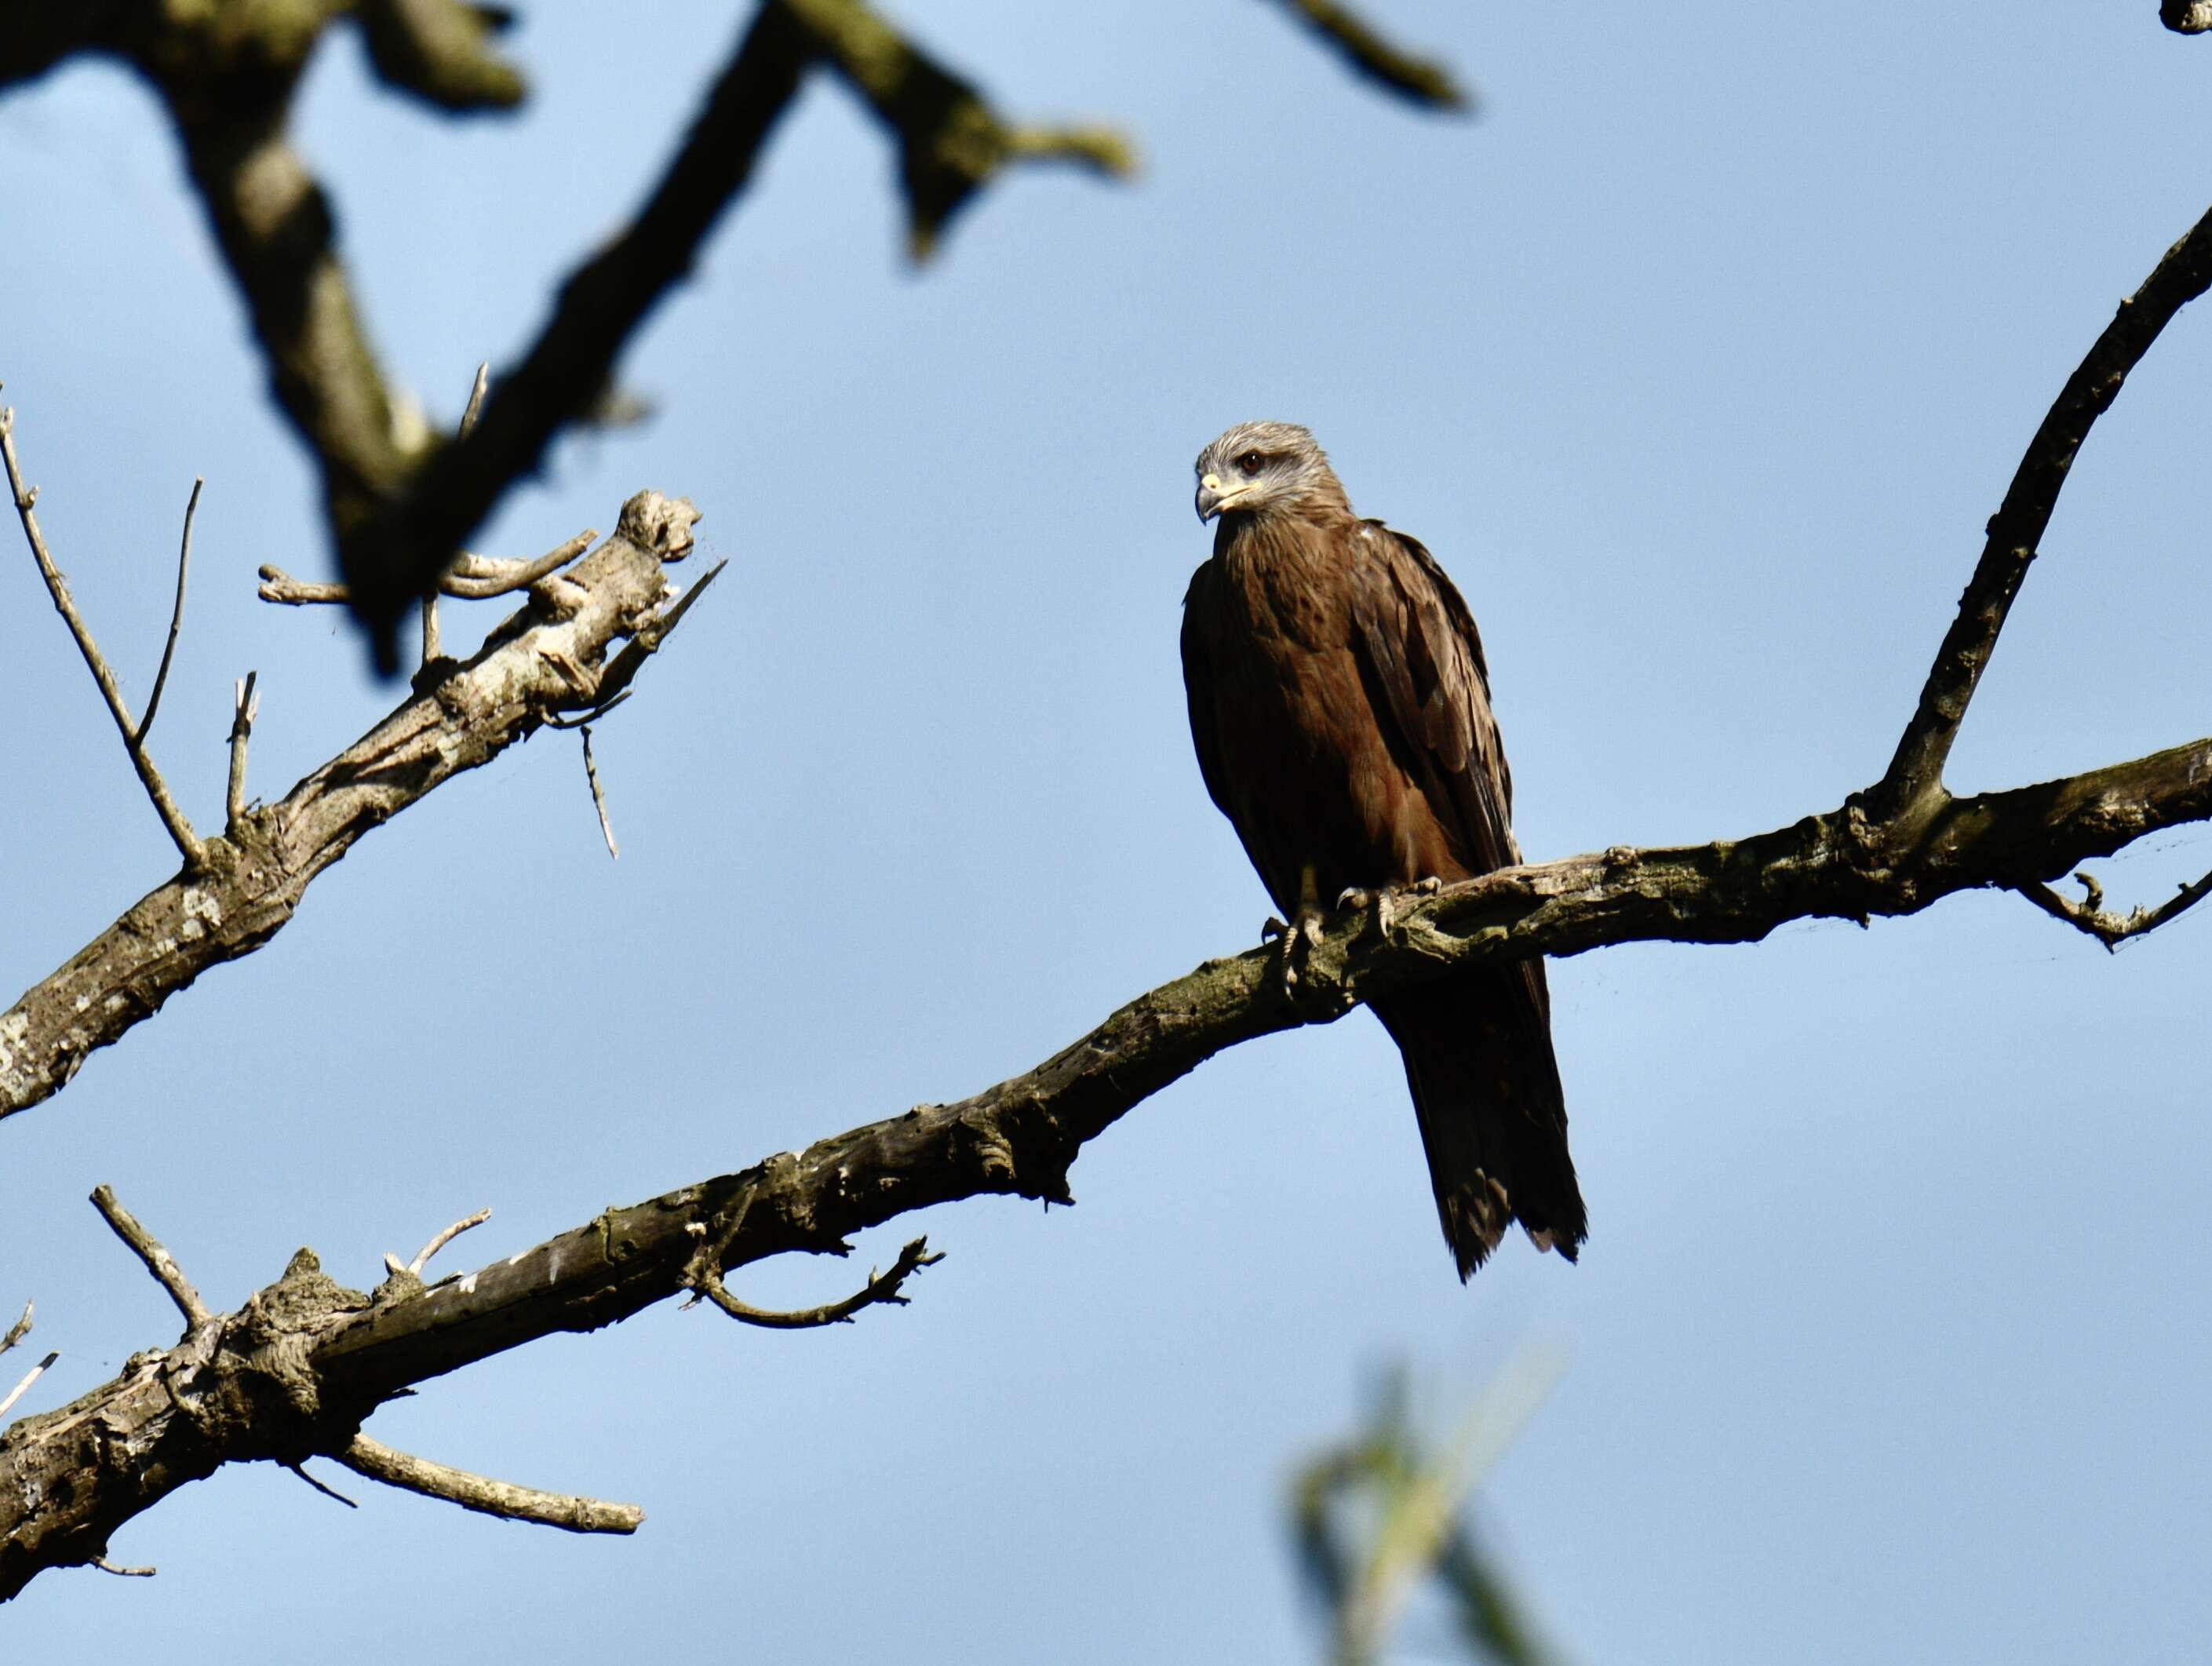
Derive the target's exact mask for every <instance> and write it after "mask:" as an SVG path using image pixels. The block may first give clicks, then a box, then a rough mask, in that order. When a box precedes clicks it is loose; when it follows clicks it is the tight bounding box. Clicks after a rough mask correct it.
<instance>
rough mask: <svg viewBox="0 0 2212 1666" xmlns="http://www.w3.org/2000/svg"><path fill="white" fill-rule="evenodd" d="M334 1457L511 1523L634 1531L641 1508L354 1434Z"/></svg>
mask: <svg viewBox="0 0 2212 1666" xmlns="http://www.w3.org/2000/svg"><path fill="white" fill-rule="evenodd" d="M336 1456H337V1461H338V1462H340V1463H343V1465H345V1467H346V1468H349V1469H350V1470H352V1471H353V1472H354V1473H355V1474H362V1475H367V1476H368V1478H369V1479H370V1480H371V1481H382V1482H383V1483H384V1484H385V1485H386V1486H387V1487H404V1488H405V1489H406V1490H407V1491H408V1492H410V1493H421V1494H422V1496H423V1497H425V1498H429V1499H444V1500H445V1501H446V1502H447V1504H457V1505H460V1507H461V1508H462V1509H464V1510H473V1511H477V1513H478V1514H480V1515H485V1516H499V1517H504V1518H505V1519H507V1520H508V1521H511V1522H535V1523H538V1525H540V1526H541V1527H558V1528H562V1529H566V1530H567V1531H568V1532H570V1533H635V1532H636V1531H637V1529H638V1528H639V1526H640V1525H641V1523H643V1522H644V1520H645V1511H642V1510H641V1509H639V1508H638V1507H637V1506H636V1505H634V1504H609V1503H606V1502H605V1501H604V1500H603V1499H586V1498H580V1497H578V1496H575V1495H574V1494H571V1493H541V1492H539V1491H538V1489H537V1488H536V1487H517V1486H515V1485H514V1484H513V1482H512V1481H493V1480H491V1479H489V1477H487V1476H484V1475H472V1474H470V1473H469V1472H468V1471H467V1470H465V1469H453V1468H447V1466H446V1465H445V1464H442V1463H433V1462H430V1461H429V1460H428V1458H418V1457H411V1456H409V1455H408V1454H407V1453H405V1452H395V1451H393V1450H392V1448H390V1447H389V1446H386V1445H384V1444H382V1443H380V1442H378V1441H374V1440H371V1439H370V1438H368V1436H367V1435H356V1436H355V1437H354V1438H353V1442H352V1444H350V1445H349V1446H348V1447H347V1448H346V1449H345V1450H343V1452H339V1453H337V1454H336Z"/></svg>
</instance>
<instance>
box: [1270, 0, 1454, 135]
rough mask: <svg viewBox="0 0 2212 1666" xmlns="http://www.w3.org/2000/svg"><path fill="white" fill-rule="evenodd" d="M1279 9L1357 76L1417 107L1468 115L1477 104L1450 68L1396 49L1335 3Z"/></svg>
mask: <svg viewBox="0 0 2212 1666" xmlns="http://www.w3.org/2000/svg"><path fill="white" fill-rule="evenodd" d="M1281 4H1282V5H1283V6H1284V7H1285V9H1287V10H1288V11H1289V12H1290V13H1291V15H1292V16H1294V17H1296V18H1297V19H1298V20H1299V21H1301V22H1303V23H1304V25H1305V26H1306V27H1308V28H1310V29H1311V30H1312V31H1313V32H1314V33H1316V34H1317V35H1319V36H1320V37H1321V39H1322V40H1323V41H1324V42H1326V43H1327V44H1328V46H1329V47H1330V48H1331V49H1333V50H1334V52H1337V53H1338V54H1339V55H1340V56H1341V57H1342V58H1343V59H1344V61H1345V62H1346V64H1350V65H1351V66H1352V69H1353V70H1355V71H1356V72H1357V73H1358V74H1359V75H1362V76H1365V77H1366V78H1367V79H1368V80H1370V81H1371V82H1375V83H1376V85H1377V86H1380V87H1382V88H1385V89H1387V90H1388V91H1390V92H1393V93H1395V94H1398V95H1399V96H1400V97H1401V98H1404V99H1407V100H1410V101H1411V102H1413V103H1414V104H1422V105H1428V106H1431V107H1433V108H1436V109H1441V110H1465V109H1468V108H1469V107H1470V106H1472V104H1473V102H1474V100H1471V99H1470V98H1469V97H1468V94H1467V90H1466V88H1462V86H1461V85H1460V84H1459V81H1458V79H1457V77H1455V76H1454V75H1453V74H1452V72H1451V70H1450V67H1449V65H1447V64H1442V63H1439V62H1438V61H1437V60H1436V59H1434V58H1420V57H1418V56H1416V55H1415V54H1413V53H1412V52H1406V51H1403V50H1402V49H1401V48H1399V47H1397V46H1392V45H1391V44H1390V42H1389V40H1386V39H1384V38H1383V35H1382V34H1381V33H1378V32H1377V31H1376V29H1375V27H1374V26H1373V25H1371V24H1370V23H1369V22H1368V21H1366V20H1365V19H1364V18H1363V17H1361V16H1360V15H1359V14H1358V12H1356V11H1354V10H1353V9H1352V8H1351V7H1349V6H1346V5H1340V4H1339V3H1337V0H1281Z"/></svg>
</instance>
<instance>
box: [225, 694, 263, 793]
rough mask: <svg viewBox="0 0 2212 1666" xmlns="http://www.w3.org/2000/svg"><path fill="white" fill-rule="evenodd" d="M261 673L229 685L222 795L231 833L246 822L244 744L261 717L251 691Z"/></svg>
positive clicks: (251, 735) (256, 697)
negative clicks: (227, 781)
mask: <svg viewBox="0 0 2212 1666" xmlns="http://www.w3.org/2000/svg"><path fill="white" fill-rule="evenodd" d="M260 675H261V673H260V672H258V671H249V672H246V676H245V678H244V680H243V681H241V682H239V683H237V684H234V685H233V688H232V691H231V700H232V705H231V714H230V786H229V787H228V790H227V791H226V792H225V793H224V794H223V806H224V823H223V824H224V826H225V827H227V828H228V829H229V830H231V831H232V832H236V831H237V830H238V824H240V822H242V821H243V820H245V819H246V742H247V741H248V740H250V739H252V738H253V720H254V719H255V718H257V717H258V716H259V715H260V714H261V696H259V695H258V694H257V693H255V692H254V690H253V682H254V679H255V678H258V677H259V676H260Z"/></svg>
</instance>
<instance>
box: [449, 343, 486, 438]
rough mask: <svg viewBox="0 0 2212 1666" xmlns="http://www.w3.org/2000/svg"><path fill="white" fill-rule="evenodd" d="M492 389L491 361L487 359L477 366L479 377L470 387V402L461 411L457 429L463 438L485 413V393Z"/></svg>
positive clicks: (467, 435) (466, 436)
mask: <svg viewBox="0 0 2212 1666" xmlns="http://www.w3.org/2000/svg"><path fill="white" fill-rule="evenodd" d="M490 391H491V361H490V360H489V359H486V360H485V361H484V362H483V363H481V364H479V365H478V366H477V379H476V380H475V381H474V382H473V383H471V385H470V387H469V402H468V404H467V405H466V406H465V408H464V409H463V410H462V411H461V420H460V424H459V428H458V429H456V430H455V432H456V433H457V434H458V435H459V437H460V438H461V439H464V440H465V439H467V438H468V437H469V430H470V429H473V428H474V427H475V426H476V425H477V417H480V416H482V415H483V402H484V395H485V394H486V393H488V392H490Z"/></svg>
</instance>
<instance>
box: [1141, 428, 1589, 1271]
mask: <svg viewBox="0 0 2212 1666" xmlns="http://www.w3.org/2000/svg"><path fill="white" fill-rule="evenodd" d="M1198 475H1199V489H1198V515H1199V519H1200V520H1201V521H1203V520H1212V519H1214V518H1215V517H1217V516H1218V517H1219V520H1220V524H1219V526H1218V528H1217V529H1216V531H1215V533H1214V540H1213V556H1212V560H1210V561H1208V562H1206V563H1205V564H1204V565H1203V566H1201V567H1200V569H1198V571H1197V572H1196V573H1195V574H1194V575H1192V577H1191V581H1190V593H1189V594H1188V596H1187V597H1185V598H1184V600H1183V623H1182V666H1183V683H1184V686H1185V689H1186V691H1187V692H1188V696H1189V698H1190V731H1191V739H1193V740H1194V742H1196V743H1197V746H1198V763H1199V769H1200V771H1201V772H1202V773H1203V774H1204V775H1205V777H1206V791H1207V792H1209V793H1212V796H1213V801H1214V803H1215V804H1217V805H1218V806H1220V808H1221V812H1222V813H1223V814H1224V815H1225V816H1227V817H1228V818H1229V820H1230V823H1231V825H1232V826H1234V827H1235V828H1236V830H1237V837H1238V838H1240V839H1242V840H1243V842H1244V850H1245V854H1247V855H1249V856H1250V857H1251V859H1252V866H1254V867H1255V868H1257V869H1258V870H1259V871H1260V878H1261V880H1262V881H1263V882H1264V883H1265V884H1266V885H1267V891H1268V894H1269V895H1270V896H1272V897H1273V898H1274V900H1275V905H1276V907H1278V908H1279V909H1281V910H1282V912H1283V917H1284V918H1285V920H1286V921H1289V922H1290V927H1289V929H1288V931H1287V932H1286V933H1285V938H1284V945H1283V946H1284V953H1285V963H1284V964H1285V975H1286V976H1291V977H1293V978H1294V977H1295V976H1296V966H1297V957H1298V955H1299V953H1300V952H1301V948H1302V945H1304V943H1306V942H1308V941H1310V938H1311V934H1312V933H1313V932H1314V930H1315V929H1316V921H1317V920H1318V918H1319V915H1320V912H1321V910H1322V908H1323V907H1324V906H1325V905H1329V904H1341V903H1343V902H1345V901H1346V897H1347V894H1348V893H1352V892H1356V891H1374V892H1376V893H1377V894H1378V897H1380V898H1381V900H1379V901H1378V902H1377V903H1376V906H1377V907H1387V906H1388V896H1389V892H1390V891H1393V890H1397V889H1402V888H1408V887H1418V886H1421V885H1424V884H1425V883H1426V884H1429V885H1433V884H1434V883H1435V882H1437V881H1443V882H1444V883H1446V884H1449V883H1450V882H1452V881H1455V880H1459V879H1470V878H1472V877H1474V875H1476V874H1480V873H1489V872H1490V871H1491V870H1492V869H1494V868H1499V867H1506V866H1512V865H1513V864H1515V863H1517V862H1518V861H1519V860H1521V851H1520V848H1519V846H1517V845H1516V843H1515V842H1514V840H1513V827H1512V821H1511V816H1512V807H1513V783H1512V778H1511V776H1510V775H1509V774H1508V773H1507V770H1506V767H1505V753H1504V748H1503V746H1502V745H1500V743H1499V740H1498V724H1497V722H1496V721H1495V720H1494V719H1493V718H1492V715H1491V711H1490V682H1489V672H1488V669H1487V668H1486V666H1485V665H1484V663H1483V657H1482V642H1481V639H1480V637H1479V636H1478V635H1476V634H1475V628H1474V616H1473V615H1471V614H1470V613H1469V612H1468V607H1467V604H1466V603H1465V602H1464V601H1462V599H1460V593H1459V592H1458V591H1457V590H1455V589H1454V588H1453V587H1452V582H1451V581H1450V580H1449V578H1447V577H1445V576H1444V570H1443V568H1441V567H1439V566H1438V565H1437V562H1436V558H1435V557H1434V556H1431V555H1430V554H1429V552H1428V551H1427V550H1425V549H1423V548H1422V547H1421V546H1420V545H1419V544H1417V543H1415V542H1414V541H1413V539H1412V538H1407V537H1406V536H1404V535H1403V534H1402V533H1398V532H1392V531H1391V530H1390V529H1389V527H1387V526H1384V525H1383V523H1382V522H1381V521H1379V520H1361V519H1359V518H1358V516H1357V515H1355V514H1352V505H1351V503H1350V502H1349V501H1348V500H1347V499H1346V496H1345V492H1344V488H1343V486H1342V485H1340V483H1338V481H1337V477H1336V475H1335V473H1334V471H1332V470H1331V469H1330V467H1329V465H1328V458H1327V457H1326V456H1324V455H1323V454H1322V450H1321V447H1319V446H1317V445H1316V444H1315V443H1314V438H1313V435H1310V434H1309V433H1307V432H1306V430H1305V429H1302V428H1297V427H1294V426H1292V425H1291V424H1290V423H1244V424H1243V425H1242V426H1240V427H1237V428H1233V429H1230V430H1229V432H1228V433H1226V434H1225V435H1222V436H1221V437H1220V438H1219V439H1218V440H1216V441H1214V442H1213V443H1212V445H1210V446H1208V447H1206V449H1205V451H1203V452H1202V453H1200V454H1199V459H1198ZM1374 1006H1375V1013H1376V1017H1377V1018H1381V1019H1382V1020H1383V1025H1384V1027H1385V1028H1386V1029H1388V1030H1389V1032H1390V1034H1391V1037H1393V1039H1395V1041H1396V1042H1397V1043H1398V1049H1399V1051H1400V1052H1401V1054H1403V1055H1404V1056H1405V1061H1406V1080H1407V1084H1408V1085H1410V1086H1411V1087H1412V1089H1413V1108H1414V1110H1415V1111H1416V1113H1417V1114H1418V1115H1419V1118H1420V1125H1421V1140H1422V1144H1423V1145H1424V1146H1425V1147H1426V1149H1427V1152H1428V1158H1429V1178H1430V1182H1431V1185H1432V1186H1433V1187H1434V1189H1435V1191H1436V1198H1437V1214H1438V1216H1439V1217H1440V1218H1441V1219H1442V1220H1443V1229H1444V1237H1445V1239H1446V1240H1447V1241H1448V1242H1449V1243H1450V1245H1451V1249H1452V1255H1453V1256H1454V1258H1455V1260H1456V1261H1457V1262H1458V1263H1459V1274H1460V1277H1461V1278H1462V1279H1464V1278H1466V1277H1467V1276H1468V1274H1470V1273H1472V1272H1474V1269H1475V1268H1477V1267H1479V1266H1480V1265H1481V1264H1482V1262H1483V1259H1484V1257H1486V1256H1488V1255H1489V1253H1490V1252H1491V1250H1492V1249H1495V1248H1496V1247H1497V1245H1498V1240H1499V1238H1501V1237H1503V1236H1504V1232H1505V1229H1506V1227H1507V1225H1509V1224H1510V1223H1511V1222H1512V1221H1515V1220H1518V1221H1519V1222H1520V1223H1521V1224H1522V1226H1523V1227H1524V1228H1525V1229H1526V1230H1527V1231H1528V1236H1529V1237H1530V1238H1532V1239H1533V1240H1534V1242H1535V1243H1536V1245H1537V1247H1538V1248H1540V1249H1557V1250H1558V1251H1559V1253H1560V1254H1561V1255H1562V1256H1565V1257H1566V1258H1567V1259H1568V1260H1570V1261H1571V1260H1573V1259H1574V1256H1575V1250H1576V1248H1577V1245H1579V1244H1580V1243H1582V1241H1583V1237H1584V1215H1583V1200H1582V1193H1581V1191H1580V1190H1579V1189H1578V1188H1577V1186H1576V1183H1575V1166H1574V1162H1573V1159H1572V1158H1570V1157H1569V1156H1568V1154H1567V1113H1566V1104H1565V1098H1564V1097H1563V1095H1562V1094H1561V1091H1560V1088H1559V1066H1558V1064H1557V1063H1556V1061H1554V1060H1553V1055H1552V1029H1551V1003H1550V998H1549V996H1548V995H1547V993H1546V990H1545V985H1544V963H1543V962H1542V960H1541V959H1532V960H1525V961H1521V962H1518V963H1516V964H1513V965H1510V966H1502V967H1494V968H1486V969H1484V970H1479V971H1475V972H1472V973H1468V974H1467V975H1465V976H1459V977H1455V978H1451V979H1449V980H1447V981H1446V982H1441V983H1437V984H1432V985H1430V986H1428V987H1427V988H1422V989H1419V990H1416V991H1413V993H1411V994H1401V995H1393V996H1391V997H1389V999H1387V1000H1378V1001H1376V1002H1375V1003H1374Z"/></svg>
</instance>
